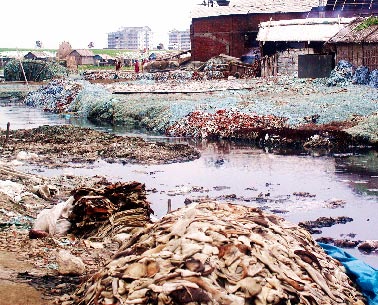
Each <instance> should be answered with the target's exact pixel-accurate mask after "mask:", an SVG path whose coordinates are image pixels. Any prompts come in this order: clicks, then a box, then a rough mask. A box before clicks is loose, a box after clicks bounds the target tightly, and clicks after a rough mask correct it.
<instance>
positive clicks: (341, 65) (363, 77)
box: [327, 60, 378, 88]
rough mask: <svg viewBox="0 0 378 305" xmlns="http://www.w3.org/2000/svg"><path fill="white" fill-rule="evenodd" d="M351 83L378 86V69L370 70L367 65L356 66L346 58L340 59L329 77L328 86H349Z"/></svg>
mask: <svg viewBox="0 0 378 305" xmlns="http://www.w3.org/2000/svg"><path fill="white" fill-rule="evenodd" d="M350 84H356V85H368V86H370V87H372V88H378V70H373V71H370V70H369V68H368V67H366V66H359V67H354V66H353V64H351V63H350V62H348V61H346V60H340V61H339V62H338V63H337V65H336V67H335V69H333V70H332V71H331V75H330V77H329V78H328V79H327V85H328V86H347V85H350Z"/></svg>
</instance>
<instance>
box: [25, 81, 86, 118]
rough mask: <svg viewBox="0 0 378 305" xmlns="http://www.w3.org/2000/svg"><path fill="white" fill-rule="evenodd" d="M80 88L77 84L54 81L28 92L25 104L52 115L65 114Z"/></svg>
mask: <svg viewBox="0 0 378 305" xmlns="http://www.w3.org/2000/svg"><path fill="white" fill-rule="evenodd" d="M82 88H83V86H82V85H81V84H79V83H77V82H74V81H70V80H68V79H55V80H53V81H51V82H49V83H48V84H46V85H43V86H41V87H40V88H39V89H38V90H36V91H33V92H30V93H29V94H28V95H27V96H26V98H25V104H26V105H27V106H31V107H38V108H42V109H43V110H45V111H49V112H54V113H61V112H67V111H69V107H70V105H71V103H72V101H73V100H75V99H76V97H77V95H78V94H79V92H80V91H81V90H82Z"/></svg>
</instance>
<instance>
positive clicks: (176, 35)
mask: <svg viewBox="0 0 378 305" xmlns="http://www.w3.org/2000/svg"><path fill="white" fill-rule="evenodd" d="M190 46H191V44H190V30H185V31H179V30H176V29H174V30H172V31H170V32H169V40H168V49H169V50H190Z"/></svg>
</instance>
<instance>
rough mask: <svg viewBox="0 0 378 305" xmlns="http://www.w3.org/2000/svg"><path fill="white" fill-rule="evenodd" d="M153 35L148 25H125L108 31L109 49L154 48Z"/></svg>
mask: <svg viewBox="0 0 378 305" xmlns="http://www.w3.org/2000/svg"><path fill="white" fill-rule="evenodd" d="M152 40H153V35H152V31H151V29H150V28H149V27H148V26H145V27H123V28H121V29H119V30H118V31H116V32H111V33H108V48H109V49H128V50H144V49H152V48H153V42H152Z"/></svg>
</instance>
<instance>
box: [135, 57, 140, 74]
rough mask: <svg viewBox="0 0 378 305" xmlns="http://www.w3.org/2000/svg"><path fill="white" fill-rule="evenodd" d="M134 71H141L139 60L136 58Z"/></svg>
mask: <svg viewBox="0 0 378 305" xmlns="http://www.w3.org/2000/svg"><path fill="white" fill-rule="evenodd" d="M134 71H135V73H139V61H138V60H136V61H135V63H134Z"/></svg>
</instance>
